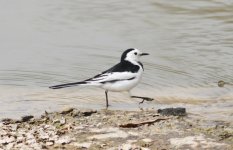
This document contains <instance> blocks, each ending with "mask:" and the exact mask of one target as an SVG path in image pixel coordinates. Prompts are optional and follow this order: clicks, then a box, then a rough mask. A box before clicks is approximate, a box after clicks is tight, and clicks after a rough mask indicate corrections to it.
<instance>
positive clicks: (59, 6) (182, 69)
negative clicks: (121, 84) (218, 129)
mask: <svg viewBox="0 0 233 150" xmlns="http://www.w3.org/2000/svg"><path fill="white" fill-rule="evenodd" d="M232 16H233V2H232V1H229V0H221V1H220V0H207V1H199V0H197V1H191V0H173V1H170V0H157V1H153V0H144V1H126V0H117V1H113V0H105V1H95V2H90V1H85V0H50V1H47V0H21V1H18V0H9V1H4V0H0V52H1V55H0V118H3V117H19V116H22V115H26V114H35V115H38V114H41V113H42V112H43V111H44V110H47V111H52V110H59V109H61V108H63V107H68V106H72V107H77V108H95V109H101V108H104V106H105V97H104V91H103V90H102V89H98V88H89V87H88V88H83V87H75V88H68V89H61V90H51V89H48V86H51V85H54V84H60V83H66V82H74V81H79V80H83V79H86V78H89V77H91V76H93V75H95V74H97V73H99V72H101V71H103V70H105V69H108V68H109V67H111V66H112V65H114V64H115V63H118V62H119V58H120V55H121V53H122V52H123V51H124V50H125V49H127V48H131V47H135V48H138V49H141V50H142V51H143V52H148V53H150V54H151V55H150V56H148V57H144V58H142V60H141V61H142V62H143V63H144V68H145V73H144V76H143V79H142V82H141V84H140V85H138V86H137V87H136V88H135V89H133V90H132V94H136V95H141V96H149V97H153V98H155V99H156V100H155V101H153V102H150V103H145V104H144V105H141V106H140V107H143V108H148V107H149V108H155V109H157V108H164V107H177V106H184V107H186V108H188V112H191V113H193V114H195V115H197V116H199V117H206V118H208V119H224V120H228V121H229V120H230V121H233V86H230V85H229V86H225V87H224V88H219V87H217V81H219V80H224V81H226V82H233V78H232V75H233V59H232V58H233V17H232ZM109 96H110V104H111V109H124V110H128V109H130V110H131V109H138V102H139V100H135V99H134V100H132V99H130V98H128V95H127V93H109Z"/></svg>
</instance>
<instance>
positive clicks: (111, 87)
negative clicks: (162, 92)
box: [101, 78, 139, 92]
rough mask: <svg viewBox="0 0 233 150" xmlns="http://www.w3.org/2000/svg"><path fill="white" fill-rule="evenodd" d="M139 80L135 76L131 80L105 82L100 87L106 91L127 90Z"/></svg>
mask: <svg viewBox="0 0 233 150" xmlns="http://www.w3.org/2000/svg"><path fill="white" fill-rule="evenodd" d="M138 82H139V79H137V78H135V79H133V80H123V81H117V82H114V83H105V84H104V85H102V86H101V87H102V88H103V89H105V90H108V91H115V92H120V91H129V90H131V89H132V88H134V87H135V86H136V85H137V84H138Z"/></svg>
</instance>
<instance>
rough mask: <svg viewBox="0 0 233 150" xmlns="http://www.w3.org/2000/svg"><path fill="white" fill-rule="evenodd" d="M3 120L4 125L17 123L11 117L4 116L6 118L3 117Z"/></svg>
mask: <svg viewBox="0 0 233 150" xmlns="http://www.w3.org/2000/svg"><path fill="white" fill-rule="evenodd" d="M2 122H3V124H4V125H8V124H11V123H15V121H14V120H13V119H10V118H4V119H2Z"/></svg>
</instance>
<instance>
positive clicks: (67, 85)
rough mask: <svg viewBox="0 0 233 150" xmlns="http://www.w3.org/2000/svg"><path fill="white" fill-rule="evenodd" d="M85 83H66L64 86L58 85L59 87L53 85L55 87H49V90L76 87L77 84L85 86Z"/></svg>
mask: <svg viewBox="0 0 233 150" xmlns="http://www.w3.org/2000/svg"><path fill="white" fill-rule="evenodd" d="M86 83H87V82H85V81H81V82H74V83H66V84H60V85H55V86H50V87H49V88H50V89H61V88H66V87H72V86H76V85H79V84H86Z"/></svg>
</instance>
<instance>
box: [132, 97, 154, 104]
mask: <svg viewBox="0 0 233 150" xmlns="http://www.w3.org/2000/svg"><path fill="white" fill-rule="evenodd" d="M131 98H140V99H142V101H141V102H139V104H142V103H143V102H144V101H153V100H154V99H153V98H150V97H141V96H131Z"/></svg>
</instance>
